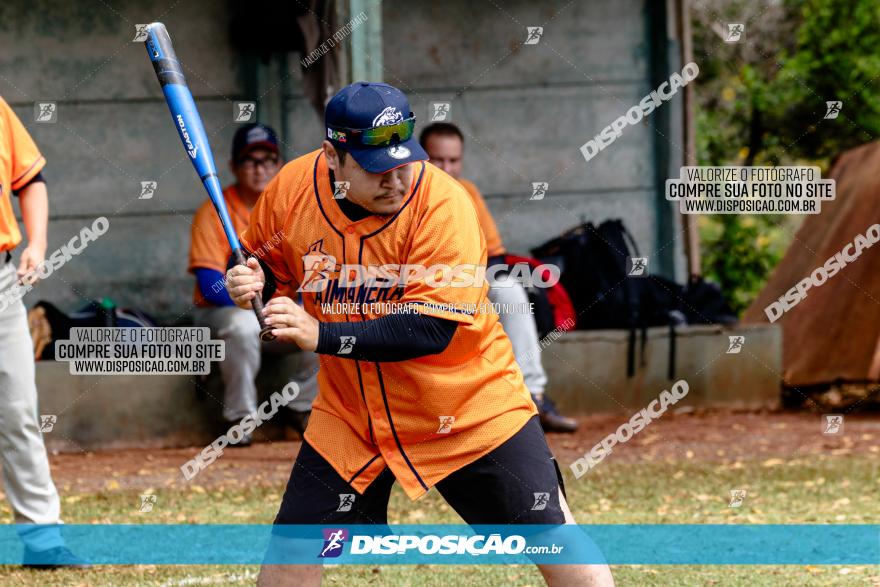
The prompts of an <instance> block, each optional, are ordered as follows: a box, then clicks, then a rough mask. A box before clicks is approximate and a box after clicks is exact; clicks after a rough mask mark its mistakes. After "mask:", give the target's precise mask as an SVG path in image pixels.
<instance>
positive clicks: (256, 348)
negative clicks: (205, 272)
mask: <svg viewBox="0 0 880 587" xmlns="http://www.w3.org/2000/svg"><path fill="white" fill-rule="evenodd" d="M194 322H195V324H196V326H207V327H208V328H210V329H211V337H212V338H218V339H220V340H223V341H224V342H225V343H226V358H225V359H224V360H223V361H220V374H221V375H222V377H223V386H224V393H223V418H224V419H226V420H227V421H230V422H232V421H238V420H241V419H242V418H244V417H245V416H247V415H248V414H251V413H253V412H254V411H255V410H256V409H257V382H256V380H257V372H258V371H259V370H260V323H259V322H257V317H256V316H255V315H254V312H253V310H243V309H242V308H239V307H237V306H223V307H216V308H196V310H195V312H194Z"/></svg>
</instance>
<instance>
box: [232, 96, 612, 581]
mask: <svg viewBox="0 0 880 587" xmlns="http://www.w3.org/2000/svg"><path fill="white" fill-rule="evenodd" d="M414 126H415V117H414V116H413V114H412V112H411V111H410V108H409V103H408V101H407V100H406V97H405V96H404V95H403V93H402V92H400V91H399V90H397V89H396V88H393V87H391V86H388V85H386V84H375V83H367V82H359V83H356V84H352V85H351V86H348V87H346V88H344V89H343V90H341V91H340V92H339V93H338V94H337V95H336V96H334V98H333V99H332V100H331V101H330V102H329V103H328V105H327V108H326V112H325V127H326V138H327V140H325V141H324V143H323V146H322V148H321V149H320V150H317V151H314V152H312V153H309V154H307V155H304V156H302V157H300V158H298V159H296V160H294V161H292V162H290V163H288V164H287V165H286V166H285V167H284V168H283V169H282V170H281V171H280V172H279V174H278V175H277V176H276V177H275V179H273V180H272V182H271V183H270V184H269V186H268V187H267V188H266V191H265V192H264V193H263V194H262V196H261V197H260V199H259V201H258V202H257V204H256V206H255V208H254V210H253V213H252V216H251V224H250V227H249V228H248V229H247V230H246V231H245V232H244V233H243V234H242V235H241V241H242V245H243V246H244V247H245V248H246V249H248V250H250V251H254V250H257V249H260V248H261V247H263V245H264V243H265V242H266V241H267V240H268V239H270V238H271V237H272V236H273V235H276V234H278V232H279V231H280V230H282V229H283V234H284V237H283V238H282V242H281V243H280V244H279V245H278V246H275V247H272V248H271V249H269V250H268V252H267V253H265V254H264V255H262V257H261V259H260V260H259V262H258V261H257V260H256V259H250V260H249V262H248V265H247V266H237V267H233V268H232V269H230V271H229V272H228V273H227V289H228V291H229V294H230V296H231V298H232V299H233V301H234V302H235V303H236V304H239V305H241V306H247V305H248V304H249V302H250V300H251V299H253V298H254V297H255V296H256V295H262V296H263V298H264V299H265V300H267V304H266V310H265V315H266V319H267V323H268V324H269V325H271V326H272V327H273V329H274V333H275V335H276V336H277V337H278V339H279V340H282V341H288V342H291V343H294V344H297V345H299V346H300V347H301V348H303V349H306V350H315V351H317V352H318V353H319V355H320V357H321V359H320V360H321V368H320V371H319V374H318V382H319V394H318V398H317V399H316V401H315V403H314V404H313V406H312V417H311V420H310V422H309V426H308V428H307V430H306V433H305V442H304V443H303V445H302V448H301V449H300V453H299V455H298V456H297V460H296V463H295V464H294V467H293V471H292V473H291V477H290V480H289V482H288V485H287V489H286V491H285V494H284V497H283V499H282V504H281V507H280V509H279V512H278V515H277V517H276V524H322V525H327V524H385V523H387V506H388V499H389V495H390V491H391V487H392V485H393V483H394V482H395V481H397V482H399V483H400V484H401V486H402V487H403V489H404V491H405V492H406V493H407V494H408V495H409V496H410V497H411V498H413V499H415V498H418V497H420V496H421V495H423V494H424V493H425V492H426V491H428V490H429V489H430V488H432V487H436V488H437V490H438V491H439V492H440V493H441V495H443V497H444V498H445V499H446V501H447V502H448V503H449V504H450V505H451V506H452V507H453V509H455V510H456V511H457V512H458V513H459V514H460V515H461V516H462V518H464V520H465V521H466V522H468V523H469V524H499V523H505V524H512V523H516V524H527V523H535V524H563V523H566V522H567V521H569V522H571V521H572V520H571V517H570V513H569V512H568V508H567V505H566V504H565V500H564V497H563V495H562V491H561V476H560V475H559V473H558V467H556V464H555V460H554V459H553V457H552V454H551V453H550V451H549V449H548V447H547V444H546V440H545V439H544V436H543V433H542V431H541V428H540V425H539V424H538V421H537V417H536V413H537V411H536V409H535V405H534V403H533V402H532V401H531V398H530V396H529V392H528V390H527V389H526V387H525V385H524V383H523V380H522V375H521V373H520V371H519V368H518V367H517V365H516V362H515V360H514V357H513V352H512V350H511V346H510V342H509V340H508V339H507V337H506V336H505V334H504V331H503V329H502V327H501V325H500V323H499V322H498V316H497V315H496V314H495V313H494V312H493V311H491V309H489V308H488V307H487V303H488V302H487V297H486V293H487V289H488V285H487V284H486V283H485V281H484V280H481V279H479V278H476V279H471V278H472V277H474V276H477V277H478V276H479V268H480V267H481V266H483V267H484V266H485V263H486V242H485V238H484V237H483V235H482V232H481V231H480V229H479V225H478V221H477V216H476V212H475V210H474V206H473V204H472V203H471V200H470V197H469V196H468V194H467V193H466V192H465V191H464V189H463V188H462V187H461V185H460V184H459V183H458V182H456V181H455V180H453V179H452V178H451V177H449V176H448V175H446V174H445V173H443V172H441V171H440V170H438V169H437V168H435V167H434V166H433V165H431V164H429V163H426V162H425V160H426V159H427V156H426V154H425V153H424V151H423V150H422V148H421V147H420V146H419V144H418V142H417V141H416V140H415V138H414V136H413V131H414ZM265 249H266V248H265V247H263V250H265ZM404 266H405V267H406V268H407V271H408V270H409V269H410V268H414V267H423V268H426V270H425V271H424V272H423V273H422V274H418V272H416V273H415V274H414V275H410V276H409V278H406V279H404V278H402V277H401V275H400V274H399V273H398V272H400V273H403V272H404V269H403V267H404ZM444 267H450V268H456V267H457V268H462V267H463V268H465V269H464V271H463V272H462V273H459V274H453V276H452V277H451V278H448V277H449V276H445V275H444V270H443V268H444ZM360 268H365V269H364V272H363V274H359V272H360V271H361V269H360ZM455 275H457V277H455ZM297 293H299V294H301V295H302V298H303V306H304V307H303V308H300V307H299V306H297V305H296V304H295V303H294V302H293V300H292V299H291V298H292V297H294V296H295V295H296V294H297ZM539 502H540V503H539ZM536 504H537V505H536ZM541 570H542V572H543V573H544V576H545V578H546V579H547V580H548V582H549V583H550V584H559V585H563V584H568V585H571V584H586V583H587V582H588V581H590V580H591V578H593V577H594V576H595V573H597V572H598V573H600V574H602V573H605V574H607V569H606V568H604V567H598V570H597V567H586V566H576V565H573V566H557V567H555V568H554V567H552V566H545V567H542V568H541ZM316 574H317V575H316ZM602 576H605V575H602ZM316 577H317V581H318V582H319V581H320V567H317V569H316V568H315V567H310V566H303V565H295V566H281V567H272V566H266V567H264V568H263V570H262V572H261V578H260V582H261V584H282V583H283V582H284V581H291V582H293V581H296V582H297V584H318V582H315V579H316ZM607 578H608V579H609V580H610V575H608V576H607ZM597 584H598V583H597Z"/></svg>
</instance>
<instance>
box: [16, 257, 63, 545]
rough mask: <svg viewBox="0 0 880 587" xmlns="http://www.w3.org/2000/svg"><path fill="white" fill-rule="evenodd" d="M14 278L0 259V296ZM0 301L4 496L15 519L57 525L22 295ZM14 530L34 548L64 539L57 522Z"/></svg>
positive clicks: (55, 499) (55, 496)
mask: <svg viewBox="0 0 880 587" xmlns="http://www.w3.org/2000/svg"><path fill="white" fill-rule="evenodd" d="M0 255H4V256H5V253H0ZM16 280H17V276H16V272H15V266H14V265H13V264H12V263H3V260H2V259H0V296H2V295H3V293H4V292H7V291H9V289H10V288H11V287H12V286H13V285H14V284H15V282H16ZM0 300H3V301H0V457H2V460H3V480H4V483H5V489H6V497H7V499H8V500H9V505H10V506H11V507H12V511H13V512H14V514H15V522H16V523H17V524H59V523H60V522H61V520H60V515H61V503H60V500H59V498H58V491H57V490H56V489H55V484H54V483H53V482H52V476H51V474H50V472H49V458H48V456H47V455H46V446H45V445H44V444H43V435H42V433H41V432H40V424H39V415H38V412H37V385H36V381H35V379H34V377H35V373H34V371H35V368H34V354H33V343H32V342H31V336H30V331H29V330H28V323H27V312H26V310H25V307H24V304H23V303H22V302H21V300H15V301H12V300H11V299H7V298H5V297H0ZM6 302H10V303H9V304H8V305H7V303H6ZM4 306H5V307H4ZM19 535H20V536H21V538H22V540H23V541H24V543H25V544H27V545H28V546H29V547H30V548H32V549H34V550H45V549H48V548H54V547H56V546H62V545H63V544H64V542H63V541H62V540H61V535H60V533H59V532H58V529H57V527H50V528H34V529H26V528H21V529H20V530H19Z"/></svg>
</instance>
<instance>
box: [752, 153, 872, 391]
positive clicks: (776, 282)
mask: <svg viewBox="0 0 880 587" xmlns="http://www.w3.org/2000/svg"><path fill="white" fill-rule="evenodd" d="M829 176H830V177H831V178H833V179H835V180H836V183H837V192H836V193H837V198H836V199H835V200H834V201H825V202H822V212H821V214H816V215H811V216H807V218H806V220H804V223H803V224H802V225H801V227H800V229H799V230H798V231H797V233H796V234H795V236H794V239H793V241H792V244H791V246H790V247H789V249H788V251H787V252H786V254H785V256H784V257H783V259H782V261H781V262H780V263H779V266H778V267H777V268H776V270H775V271H774V272H773V274H772V275H771V276H770V279H769V280H768V282H767V284H766V286H765V287H764V289H763V290H762V291H761V293H760V295H759V296H758V298H757V299H756V300H755V302H754V303H753V304H752V305H751V306H750V307H749V308H748V309H747V310H746V312H745V315H744V316H743V321H744V322H753V323H754V322H762V323H767V322H769V319H768V317H767V316H766V315H765V313H764V308H766V307H767V306H768V305H769V304H770V303H772V302H773V301H775V300H776V299H777V298H779V296H781V295H783V294H784V293H785V292H786V291H788V290H789V289H791V288H792V287H794V286H795V285H796V284H797V283H798V282H799V281H800V280H802V279H803V278H805V277H807V276H809V275H810V274H811V273H812V272H813V271H814V270H815V269H816V268H818V267H821V266H822V265H823V264H824V263H825V261H826V260H827V259H828V258H829V257H832V256H834V254H835V253H837V252H839V251H840V250H841V249H842V248H843V247H844V246H845V245H846V244H847V243H850V242H852V241H853V240H854V239H855V237H856V235H858V234H863V235H864V234H865V232H866V231H867V230H868V227H870V226H871V225H872V224H875V223H878V222H880V143H870V144H868V145H863V146H861V147H857V148H855V149H852V150H850V151H847V152H845V153H844V154H843V155H842V156H840V158H839V159H838V160H837V162H836V163H835V164H834V167H833V168H832V170H831V173H830V174H829ZM776 324H781V325H782V328H783V370H784V373H783V382H784V383H785V384H786V385H790V386H807V385H816V384H825V383H832V382H836V381H850V382H863V381H877V380H878V379H880V345H878V342H880V243H878V244H877V245H874V246H872V247H871V248H868V249H865V250H863V251H862V254H861V255H860V256H859V257H858V258H857V259H855V260H854V261H853V262H852V263H850V264H847V266H846V267H844V268H843V269H842V270H841V271H840V272H838V273H837V274H836V275H834V276H833V277H831V278H830V279H828V281H826V282H825V283H824V284H822V286H821V287H812V288H811V289H810V290H808V291H807V297H806V298H804V299H803V300H801V301H800V303H799V304H798V305H796V306H795V307H794V308H791V309H790V310H789V311H788V312H786V313H785V314H784V315H783V316H782V317H781V318H779V319H778V320H777V321H776ZM746 344H748V341H746Z"/></svg>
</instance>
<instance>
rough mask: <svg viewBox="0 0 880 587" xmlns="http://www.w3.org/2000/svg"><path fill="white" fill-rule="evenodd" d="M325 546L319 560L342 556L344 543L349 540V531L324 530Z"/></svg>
mask: <svg viewBox="0 0 880 587" xmlns="http://www.w3.org/2000/svg"><path fill="white" fill-rule="evenodd" d="M323 532H324V546H323V547H322V548H321V553H320V554H319V555H318V558H336V557H338V556H339V555H340V554H342V550H343V547H344V543H345V541H346V540H348V530H345V529H343V528H339V529H333V528H324V530H323Z"/></svg>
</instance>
